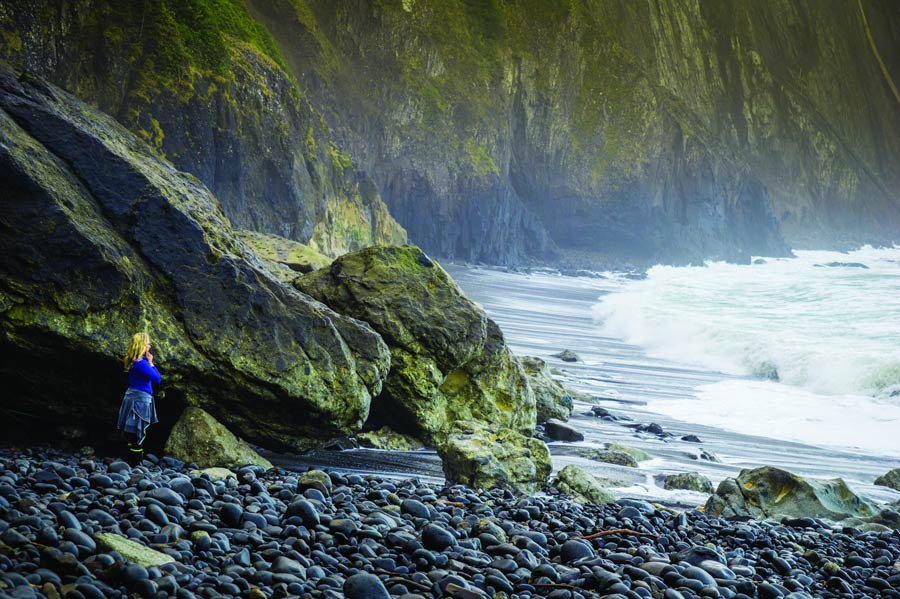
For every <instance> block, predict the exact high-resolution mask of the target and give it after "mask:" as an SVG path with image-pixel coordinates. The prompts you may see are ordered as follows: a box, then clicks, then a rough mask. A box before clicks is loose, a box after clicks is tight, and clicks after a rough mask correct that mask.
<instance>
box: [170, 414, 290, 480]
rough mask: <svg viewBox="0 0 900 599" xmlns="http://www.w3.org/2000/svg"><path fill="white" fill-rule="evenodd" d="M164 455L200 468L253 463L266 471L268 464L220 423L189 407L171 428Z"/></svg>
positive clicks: (269, 464) (270, 465) (270, 464)
mask: <svg viewBox="0 0 900 599" xmlns="http://www.w3.org/2000/svg"><path fill="white" fill-rule="evenodd" d="M165 452H166V453H167V454H169V455H170V456H173V457H175V458H178V459H179V460H182V461H184V462H196V463H197V464H198V465H199V466H200V467H201V468H230V467H232V466H246V465H247V464H255V465H257V466H262V467H263V468H266V469H269V468H271V467H272V463H271V462H270V461H269V460H267V459H266V458H264V457H262V456H261V455H259V454H258V453H256V452H255V451H253V449H251V448H250V446H249V445H247V443H245V442H244V441H243V440H242V439H239V438H238V437H236V436H234V434H233V433H232V432H231V431H229V430H228V429H227V428H225V426H224V425H222V423H221V422H219V421H218V420H216V419H215V418H213V416H212V415H211V414H210V413H209V412H207V411H206V410H203V409H201V408H194V407H189V408H187V409H185V411H184V412H183V413H182V414H181V418H179V419H178V422H176V423H175V426H174V427H172V432H171V433H169V439H168V440H167V441H166V447H165Z"/></svg>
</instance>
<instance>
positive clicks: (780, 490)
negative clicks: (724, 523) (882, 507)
mask: <svg viewBox="0 0 900 599" xmlns="http://www.w3.org/2000/svg"><path fill="white" fill-rule="evenodd" d="M706 512H707V513H708V514H712V515H714V516H723V517H734V516H738V517H742V516H743V517H746V516H749V517H752V518H774V517H778V516H789V517H795V518H826V519H829V520H836V521H839V520H843V519H845V518H848V517H858V518H871V517H873V516H875V515H877V514H878V512H879V510H878V508H877V507H876V506H875V504H874V503H873V502H871V501H870V500H868V499H866V498H865V497H862V496H859V495H857V494H856V493H854V492H853V491H852V490H850V488H849V487H848V486H847V484H846V483H845V482H844V481H843V480H842V479H840V478H835V479H831V480H818V479H811V478H803V477H801V476H797V475H796V474H792V473H790V472H787V471H786V470H781V469H778V468H774V467H772V466H763V467H761V468H756V469H753V470H741V473H740V474H739V475H738V476H737V478H726V479H725V480H723V481H722V482H721V483H719V486H718V488H717V489H716V493H715V495H713V496H711V497H710V498H709V500H708V501H707V502H706Z"/></svg>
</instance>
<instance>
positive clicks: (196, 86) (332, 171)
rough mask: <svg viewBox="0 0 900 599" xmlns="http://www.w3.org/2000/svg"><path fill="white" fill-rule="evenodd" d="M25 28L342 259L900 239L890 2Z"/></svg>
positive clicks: (71, 18)
mask: <svg viewBox="0 0 900 599" xmlns="http://www.w3.org/2000/svg"><path fill="white" fill-rule="evenodd" d="M0 27H2V30H3V36H2V37H0V57H5V59H6V60H8V61H10V62H12V63H13V64H14V65H19V66H24V67H27V68H29V69H31V70H34V71H35V72H37V73H38V74H40V75H43V76H45V77H48V78H49V79H50V80H52V81H54V82H55V83H58V84H60V85H61V86H63V87H65V88H67V89H69V90H71V91H73V92H74V93H75V94H76V95H79V96H81V97H83V98H85V99H87V100H88V101H91V102H93V103H95V104H97V105H98V106H99V107H100V108H101V109H103V110H105V111H106V112H109V113H111V114H112V115H113V116H115V117H116V118H117V119H119V120H120V121H121V122H123V123H124V124H125V125H126V126H128V127H129V128H131V129H132V130H134V131H136V132H138V134H139V135H140V136H142V137H143V138H144V139H146V140H147V141H149V142H150V143H151V144H152V145H154V146H155V147H156V148H157V150H158V151H159V152H160V153H161V154H163V155H164V156H165V157H166V158H168V159H169V160H171V161H172V162H173V163H174V164H175V165H176V166H178V167H179V168H181V169H184V170H186V171H188V172H191V173H193V174H195V175H196V176H197V177H199V178H200V179H201V180H202V181H203V182H204V183H206V184H207V185H209V186H210V188H211V189H212V191H213V192H214V193H215V194H216V196H217V197H218V198H219V200H220V201H221V203H222V207H223V209H224V211H225V213H226V214H227V215H228V216H229V218H230V219H231V220H232V221H233V222H234V223H235V224H236V225H238V226H242V227H245V228H251V229H256V230H259V231H263V232H269V233H277V234H279V235H283V236H286V237H290V238H293V239H296V240H299V241H301V242H304V243H310V244H311V245H313V246H315V247H316V248H317V249H319V250H320V251H324V252H325V253H329V254H331V255H336V254H339V253H342V252H343V251H346V250H348V249H353V248H356V247H361V246H364V245H368V244H370V243H385V242H388V243H390V242H393V243H396V242H398V241H402V240H403V239H405V238H406V237H405V235H404V231H403V229H405V233H407V234H408V238H409V240H410V241H412V242H415V243H417V244H419V245H421V246H422V247H423V248H424V249H425V250H426V251H428V252H430V253H432V254H434V255H436V256H440V257H454V258H461V259H465V260H471V261H483V262H487V263H493V264H522V263H528V262H532V261H551V262H556V263H560V264H577V265H591V264H623V263H631V264H636V265H643V264H648V263H652V262H676V263H680V262H688V261H698V260H702V259H704V258H723V259H729V260H736V261H742V260H746V259H747V258H748V257H749V256H750V255H751V254H767V255H778V254H785V253H787V252H788V251H789V248H790V247H832V248H834V247H847V246H852V245H855V244H860V243H866V242H872V243H891V242H893V241H897V240H900V94H898V93H897V88H896V82H897V81H898V80H900V9H898V6H897V5H896V4H895V3H893V2H890V1H889V0H859V1H857V0H843V1H835V2H828V3H823V2H817V1H814V0H792V1H782V0H766V1H763V2H759V1H753V2H751V1H750V0H742V1H735V2H727V3H726V2H712V1H703V2H697V1H689V0H682V1H677V2H653V1H646V2H626V1H624V0H622V1H596V0H582V1H576V0H569V1H558V2H556V1H527V0H521V1H513V0H491V1H474V0H457V1H443V0H441V1H439V0H402V1H399V0H398V1H396V2H389V1H375V0H373V1H371V2H363V1H358V2H329V1H326V0H248V1H247V2H246V3H241V2H238V1H237V0H190V1H187V2H168V1H162V0H161V1H158V2H149V1H145V2H135V3H127V4H123V3H114V2H110V1H90V2H89V1H87V0H77V1H68V2H62V1H60V0H55V1H54V0H41V1H38V2H6V3H4V4H3V6H2V7H0ZM388 213H389V214H388ZM395 221H396V222H395ZM398 223H399V225H398Z"/></svg>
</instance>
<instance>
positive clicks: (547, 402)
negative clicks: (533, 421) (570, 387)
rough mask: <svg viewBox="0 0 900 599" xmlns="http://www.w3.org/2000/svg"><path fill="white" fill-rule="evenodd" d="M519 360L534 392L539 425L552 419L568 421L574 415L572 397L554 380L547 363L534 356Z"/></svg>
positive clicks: (522, 357) (523, 357)
mask: <svg viewBox="0 0 900 599" xmlns="http://www.w3.org/2000/svg"><path fill="white" fill-rule="evenodd" d="M518 360H519V363H520V364H521V365H522V368H523V369H524V370H525V375H526V376H527V377H528V384H529V385H530V386H531V390H532V391H533V392H534V401H535V404H536V409H537V422H538V424H541V423H543V422H547V421H548V420H550V419H551V418H555V419H557V420H562V421H563V422H565V421H567V420H568V419H569V416H571V415H572V396H571V395H570V394H569V393H568V392H567V391H566V388H565V387H563V386H562V383H560V382H559V381H557V380H556V379H554V378H553V376H552V375H551V374H550V369H549V368H548V367H547V363H546V362H544V361H543V360H541V359H540V358H537V357H534V356H521V357H519V358H518Z"/></svg>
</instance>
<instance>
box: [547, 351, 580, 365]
mask: <svg viewBox="0 0 900 599" xmlns="http://www.w3.org/2000/svg"><path fill="white" fill-rule="evenodd" d="M551 355H552V356H553V357H554V358H559V359H560V360H562V361H563V362H577V361H578V360H580V359H581V358H579V357H578V354H576V353H575V352H573V351H572V350H571V349H564V350H562V351H561V352H559V353H557V354H551Z"/></svg>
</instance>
